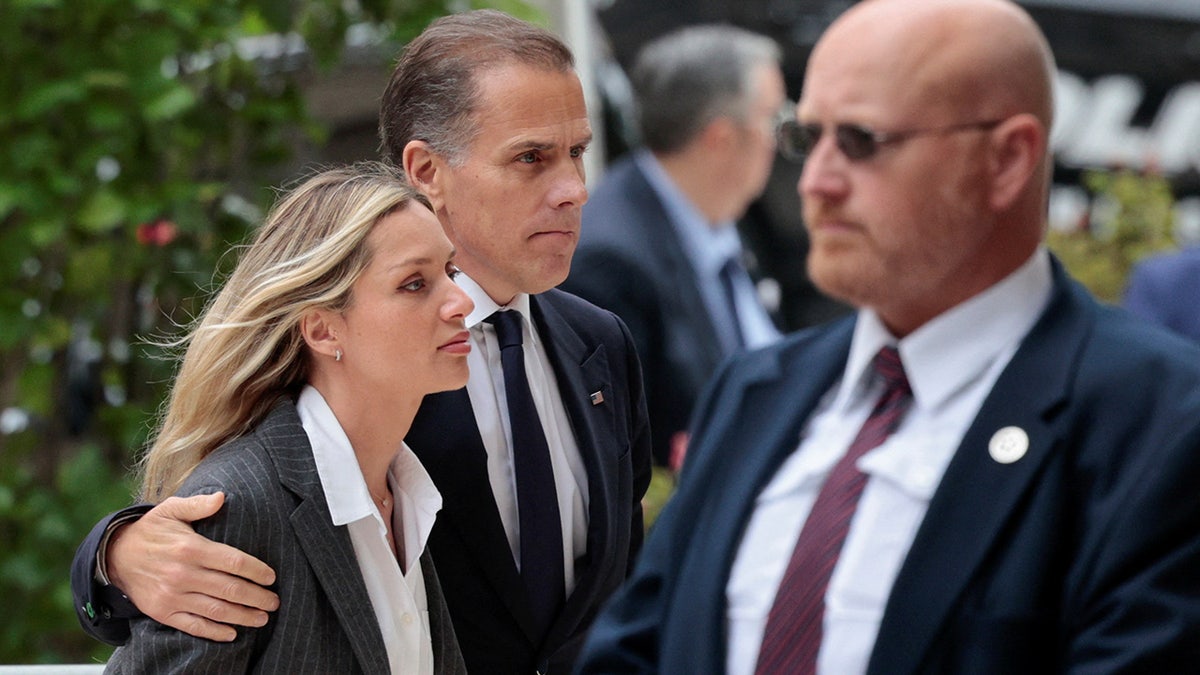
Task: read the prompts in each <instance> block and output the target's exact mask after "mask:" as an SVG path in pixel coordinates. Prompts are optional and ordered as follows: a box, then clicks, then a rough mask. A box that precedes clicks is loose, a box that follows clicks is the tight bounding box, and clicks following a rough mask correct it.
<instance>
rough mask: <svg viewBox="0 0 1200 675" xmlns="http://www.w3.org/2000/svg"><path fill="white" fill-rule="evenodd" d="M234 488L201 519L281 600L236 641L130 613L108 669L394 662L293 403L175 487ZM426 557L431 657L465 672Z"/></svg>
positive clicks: (323, 667)
mask: <svg viewBox="0 0 1200 675" xmlns="http://www.w3.org/2000/svg"><path fill="white" fill-rule="evenodd" d="M217 491H223V492H225V506H224V507H223V508H222V509H221V511H220V512H219V513H218V514H217V515H215V516H213V517H212V518H208V519H206V520H204V521H200V522H198V523H196V531H197V532H199V533H200V534H202V535H204V536H206V537H208V538H210V539H213V540H215V541H220V542H224V543H226V544H229V545H231V546H234V547H237V548H239V549H241V550H243V551H246V552H247V553H250V554H251V555H254V556H256V557H257V558H259V559H260V560H262V561H264V562H266V563H267V564H268V565H270V566H271V567H273V568H274V569H275V572H276V583H275V586H274V587H272V590H274V591H275V592H276V593H278V594H279V599H280V606H279V610H278V611H276V612H275V613H274V614H272V616H271V619H270V621H269V622H268V623H267V625H266V626H265V627H263V628H238V636H237V639H235V640H234V641H233V642H229V643H220V642H211V641H208V640H203V639H200V638H194V637H191V636H189V635H186V634H184V633H181V632H179V631H177V630H175V629H173V628H169V627H166V626H163V625H161V624H159V623H157V622H155V621H153V620H152V619H148V618H146V617H141V618H139V619H135V620H133V621H132V622H131V628H132V631H133V633H132V637H131V638H130V640H129V642H128V644H126V645H125V646H124V647H121V648H120V649H117V650H116V652H114V653H113V656H112V658H111V659H110V660H109V662H108V667H107V669H106V670H105V672H107V673H175V672H179V673H182V672H186V673H220V674H222V675H223V674H225V673H232V672H254V673H287V674H291V673H387V672H388V660H387V652H386V649H385V647H384V645H383V638H382V637H381V635H380V631H379V624H378V622H377V621H376V619H375V614H374V611H373V610H372V608H371V601H370V598H369V597H368V596H367V589H366V586H365V585H364V583H363V580H362V576H361V575H360V574H359V571H358V563H357V561H356V560H355V557H354V549H353V546H352V545H351V543H350V534H349V532H347V530H346V528H345V527H334V526H333V524H332V522H331V518H330V515H329V507H328V506H327V504H326V501H325V495H324V492H323V491H322V488H321V482H320V479H319V477H318V476H317V467H316V464H315V463H314V461H313V457H312V449H311V446H310V445H309V443H308V437H307V436H306V435H305V434H304V429H303V428H302V427H301V426H300V418H299V416H298V415H297V413H296V408H295V405H294V404H293V403H292V402H290V401H282V402H280V403H279V404H277V405H276V406H275V408H274V409H273V410H272V411H271V412H270V414H268V416H267V418H266V419H265V420H263V422H262V423H261V424H259V425H258V427H257V428H256V429H255V430H254V431H253V432H252V433H250V434H248V435H246V436H244V437H242V438H240V439H237V440H235V441H232V442H230V443H227V444H226V445H224V446H222V447H221V448H219V449H218V450H217V451H216V452H214V453H212V454H211V455H209V456H208V457H206V458H205V459H204V461H203V462H201V463H200V466H199V467H197V468H196V470H195V471H194V472H193V473H192V475H191V476H189V477H188V479H187V481H186V482H185V483H184V484H183V486H182V488H181V489H180V491H179V492H178V494H180V495H183V496H188V495H195V494H207V493H212V492H217ZM421 569H422V571H423V572H424V575H425V588H426V594H427V596H428V604H429V625H430V631H431V633H432V637H433V654H434V668H435V671H436V672H437V673H438V674H439V675H448V674H460V673H466V666H465V665H464V663H463V660H462V654H461V653H460V652H459V649H458V642H457V641H456V640H455V637H454V629H453V626H452V625H451V623H450V617H449V614H448V613H447V610H446V605H445V601H444V600H443V597H442V590H441V586H440V585H439V583H438V578H437V572H436V571H435V570H434V567H433V562H432V560H431V558H430V556H429V552H428V551H426V552H425V553H423V554H422V555H421Z"/></svg>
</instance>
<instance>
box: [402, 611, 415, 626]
mask: <svg viewBox="0 0 1200 675" xmlns="http://www.w3.org/2000/svg"><path fill="white" fill-rule="evenodd" d="M412 622H413V615H412V614H409V613H408V612H405V613H404V614H403V615H401V616H400V623H403V624H404V625H405V626H411V625H412Z"/></svg>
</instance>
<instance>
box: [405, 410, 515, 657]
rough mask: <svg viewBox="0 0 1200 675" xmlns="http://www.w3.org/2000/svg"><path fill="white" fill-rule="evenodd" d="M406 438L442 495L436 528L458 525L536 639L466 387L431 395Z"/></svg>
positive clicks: (511, 608)
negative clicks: (494, 494)
mask: <svg viewBox="0 0 1200 675" xmlns="http://www.w3.org/2000/svg"><path fill="white" fill-rule="evenodd" d="M405 442H407V443H408V445H409V447H410V448H412V451H413V453H415V454H416V455H417V457H418V458H419V459H420V460H421V464H422V465H423V466H424V467H425V470H426V471H428V472H429V476H430V478H431V479H432V480H433V483H434V485H436V486H437V488H438V491H439V492H441V494H442V510H441V512H439V513H438V520H437V525H436V526H435V527H449V528H454V529H456V530H458V538H459V539H460V540H461V541H462V542H463V545H464V546H465V547H466V548H467V549H468V550H470V552H471V555H472V556H473V557H474V558H475V559H476V560H478V562H479V569H481V570H483V572H484V574H485V575H486V576H487V579H488V582H489V583H490V584H491V585H492V587H493V588H494V589H495V590H496V593H497V594H498V595H499V596H500V597H501V598H503V599H504V603H505V605H507V606H508V608H509V611H511V612H512V614H513V616H515V617H516V619H517V622H518V623H520V624H521V626H522V627H523V628H524V630H525V631H526V632H527V634H530V640H533V641H535V642H536V639H535V638H534V637H533V635H532V633H531V632H530V631H531V628H532V625H533V614H532V612H531V610H530V608H529V603H528V600H527V599H526V598H525V595H524V590H523V588H524V586H522V585H521V577H520V574H519V573H518V572H517V563H516V561H515V560H513V556H512V549H511V547H509V545H508V535H507V534H505V532H504V524H503V522H502V521H501V520H500V510H499V509H498V508H497V506H496V498H495V497H494V496H493V494H492V484H491V479H490V478H489V477H488V468H487V450H486V449H484V447H483V439H482V438H481V437H480V435H479V426H478V425H477V424H476V422H475V411H474V409H473V408H472V407H471V399H470V396H469V395H468V394H467V390H466V388H465V387H464V388H462V389H458V390H455V391H449V392H444V393H440V394H429V395H427V396H426V397H425V400H424V401H423V402H422V403H421V408H420V410H419V411H418V412H417V416H416V418H415V419H414V420H413V424H412V427H411V428H410V429H409V432H408V436H406V437H405Z"/></svg>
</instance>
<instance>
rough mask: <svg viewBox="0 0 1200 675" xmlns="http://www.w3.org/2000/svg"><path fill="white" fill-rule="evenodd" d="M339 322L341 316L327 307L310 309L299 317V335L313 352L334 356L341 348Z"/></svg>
mask: <svg viewBox="0 0 1200 675" xmlns="http://www.w3.org/2000/svg"><path fill="white" fill-rule="evenodd" d="M341 323H342V321H341V317H340V316H338V315H337V314H335V313H334V312H331V311H329V310H327V309H314V310H310V311H309V312H307V313H306V314H305V315H304V316H303V317H302V318H301V319H300V336H301V337H303V338H304V343H305V344H306V345H308V348H309V349H310V350H311V351H312V353H313V354H318V355H322V356H328V357H330V358H334V357H335V356H336V355H337V352H338V351H339V350H341V349H342V345H341V342H340V341H339V340H338V330H339V329H340V328H341V327H342V326H341Z"/></svg>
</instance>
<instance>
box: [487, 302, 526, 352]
mask: <svg viewBox="0 0 1200 675" xmlns="http://www.w3.org/2000/svg"><path fill="white" fill-rule="evenodd" d="M484 321H486V322H488V323H490V324H492V325H493V326H495V327H496V339H497V340H498V341H499V342H500V349H507V348H508V347H520V346H521V313H520V312H518V311H516V310H508V311H505V310H498V311H496V312H493V313H492V315H491V316H489V317H488V318H486V319H484Z"/></svg>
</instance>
